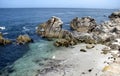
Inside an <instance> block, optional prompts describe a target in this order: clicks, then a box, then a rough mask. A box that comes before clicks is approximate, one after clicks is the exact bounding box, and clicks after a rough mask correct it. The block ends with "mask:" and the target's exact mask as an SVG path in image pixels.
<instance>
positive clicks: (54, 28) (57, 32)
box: [36, 16, 63, 38]
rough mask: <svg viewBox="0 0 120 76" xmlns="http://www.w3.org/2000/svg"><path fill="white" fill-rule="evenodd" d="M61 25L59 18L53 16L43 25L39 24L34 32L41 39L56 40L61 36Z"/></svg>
mask: <svg viewBox="0 0 120 76" xmlns="http://www.w3.org/2000/svg"><path fill="white" fill-rule="evenodd" d="M62 24H63V22H62V21H61V19H60V18H58V17H55V16H53V17H51V18H50V19H49V20H48V21H46V22H45V23H42V24H40V25H39V26H38V28H37V30H36V31H37V34H39V35H41V36H42V37H50V38H52V37H53V38H58V37H61V35H62Z"/></svg>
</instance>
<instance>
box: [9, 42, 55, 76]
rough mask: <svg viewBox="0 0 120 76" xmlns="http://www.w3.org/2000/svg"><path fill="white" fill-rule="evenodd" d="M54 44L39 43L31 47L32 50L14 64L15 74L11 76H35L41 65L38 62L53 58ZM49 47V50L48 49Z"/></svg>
mask: <svg viewBox="0 0 120 76" xmlns="http://www.w3.org/2000/svg"><path fill="white" fill-rule="evenodd" d="M52 44H53V42H48V41H39V42H36V43H32V44H30V45H29V47H30V49H29V52H27V53H26V54H25V55H24V56H23V57H22V58H20V59H19V60H17V61H16V62H15V63H14V68H13V69H14V70H15V71H14V72H13V73H11V74H10V76H35V75H36V73H37V70H39V69H40V67H41V66H40V65H39V64H37V63H36V61H38V60H40V59H41V58H52V55H53V53H54V52H55V47H54V46H53V45H52ZM46 47H47V48H46Z"/></svg>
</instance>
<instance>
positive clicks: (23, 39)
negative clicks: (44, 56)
mask: <svg viewBox="0 0 120 76" xmlns="http://www.w3.org/2000/svg"><path fill="white" fill-rule="evenodd" d="M16 42H17V43H18V44H25V43H29V42H33V40H32V39H31V38H30V37H29V36H28V35H19V36H18V37H17V39H16Z"/></svg>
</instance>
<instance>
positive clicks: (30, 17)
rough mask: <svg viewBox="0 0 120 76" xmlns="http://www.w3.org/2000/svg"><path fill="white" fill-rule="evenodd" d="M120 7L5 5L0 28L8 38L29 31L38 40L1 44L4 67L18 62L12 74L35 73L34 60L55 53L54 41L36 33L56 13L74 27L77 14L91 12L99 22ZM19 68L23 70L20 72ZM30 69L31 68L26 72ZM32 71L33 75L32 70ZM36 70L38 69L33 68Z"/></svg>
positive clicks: (1, 66) (66, 25)
mask: <svg viewBox="0 0 120 76" xmlns="http://www.w3.org/2000/svg"><path fill="white" fill-rule="evenodd" d="M114 11H117V9H83V8H19V9H18V8H4V9H3V8H1V9H0V27H5V29H3V30H0V32H2V33H3V36H4V37H5V38H8V39H11V40H13V41H14V40H15V39H16V38H17V36H18V35H20V34H28V35H29V36H30V37H31V38H33V40H34V43H30V44H26V45H16V44H15V43H13V44H12V45H7V46H0V70H2V69H4V68H5V67H6V66H9V65H11V64H14V65H15V66H14V67H15V68H16V69H17V72H14V73H12V74H10V76H33V75H32V74H31V72H33V70H30V69H33V68H36V67H38V66H36V65H35V64H34V63H33V62H32V61H33V60H34V59H39V58H43V57H51V56H52V54H54V52H55V49H57V48H56V47H54V46H53V42H52V41H46V40H44V39H42V38H41V37H40V36H37V35H36V33H35V28H36V27H37V26H38V24H40V23H43V22H45V21H47V20H48V19H49V18H50V17H52V16H57V17H60V18H61V19H62V21H63V22H64V24H63V28H64V29H67V30H70V27H69V23H70V21H71V20H72V19H73V18H75V17H84V16H91V17H93V18H95V19H96V21H97V23H100V22H102V21H105V20H108V15H110V14H111V13H112V12H114ZM18 71H19V73H18ZM26 71H27V72H26ZM28 73H29V74H30V75H29V74H28ZM33 74H34V72H33Z"/></svg>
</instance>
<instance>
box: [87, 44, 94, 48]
mask: <svg viewBox="0 0 120 76" xmlns="http://www.w3.org/2000/svg"><path fill="white" fill-rule="evenodd" d="M94 47H95V46H94V45H93V44H88V45H86V48H87V49H92V48H94Z"/></svg>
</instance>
